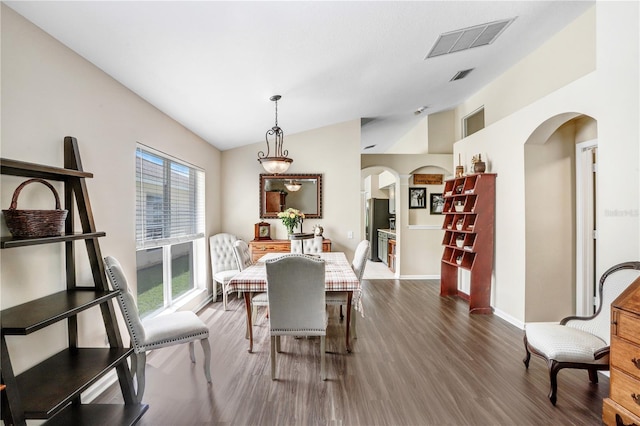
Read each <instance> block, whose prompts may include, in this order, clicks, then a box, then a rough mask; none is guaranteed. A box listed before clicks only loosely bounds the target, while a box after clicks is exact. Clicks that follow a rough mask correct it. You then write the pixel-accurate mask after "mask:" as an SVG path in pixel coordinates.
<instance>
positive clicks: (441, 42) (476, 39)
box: [425, 18, 516, 59]
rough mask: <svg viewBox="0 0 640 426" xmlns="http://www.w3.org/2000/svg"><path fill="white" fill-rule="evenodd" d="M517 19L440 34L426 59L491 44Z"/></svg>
mask: <svg viewBox="0 0 640 426" xmlns="http://www.w3.org/2000/svg"><path fill="white" fill-rule="evenodd" d="M515 19H516V18H512V19H505V20H503V21H495V22H489V23H488V24H482V25H476V26H473V27H469V28H463V29H461V30H456V31H451V32H448V33H444V34H440V37H438V40H437V41H436V44H434V45H433V47H432V48H431V51H430V52H429V54H428V55H427V57H426V58H425V59H428V58H433V57H435V56H440V55H446V54H447V53H454V52H459V51H461V50H466V49H471V48H472V47H479V46H486V45H487V44H491V43H493V42H494V41H495V39H496V38H498V36H499V35H500V34H501V33H502V31H504V30H505V28H507V27H508V26H509V24H511V23H512V22H513V21H514V20H515Z"/></svg>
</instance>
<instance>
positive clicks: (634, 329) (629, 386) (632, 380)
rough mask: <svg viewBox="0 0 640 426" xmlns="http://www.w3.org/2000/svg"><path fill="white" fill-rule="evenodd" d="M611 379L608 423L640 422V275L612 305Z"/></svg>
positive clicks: (606, 402)
mask: <svg viewBox="0 0 640 426" xmlns="http://www.w3.org/2000/svg"><path fill="white" fill-rule="evenodd" d="M609 364H610V366H611V368H610V371H611V378H610V381H609V383H610V387H609V398H605V400H604V403H603V407H602V420H603V422H604V423H605V424H606V425H609V426H612V425H618V426H621V425H625V426H629V425H640V278H638V279H637V280H635V281H634V282H633V284H631V285H630V286H629V287H628V288H627V289H626V290H625V291H623V292H622V294H621V295H620V296H618V298H617V299H616V300H614V301H613V303H612V304H611V351H610V352H609Z"/></svg>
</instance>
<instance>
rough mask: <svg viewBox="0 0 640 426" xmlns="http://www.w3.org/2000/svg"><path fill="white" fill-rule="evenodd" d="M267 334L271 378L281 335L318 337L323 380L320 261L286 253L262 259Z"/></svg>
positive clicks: (324, 319)
mask: <svg viewBox="0 0 640 426" xmlns="http://www.w3.org/2000/svg"><path fill="white" fill-rule="evenodd" d="M265 265H266V270H267V294H268V298H269V331H270V334H271V379H272V380H275V379H276V352H280V337H281V336H302V337H306V336H320V377H321V379H322V380H326V379H327V374H326V362H325V338H326V335H327V314H326V302H325V282H324V275H325V272H324V267H325V265H324V260H322V259H319V258H316V257H311V256H307V255H304V254H287V255H284V256H282V257H278V258H276V259H270V260H267V261H266V264H265Z"/></svg>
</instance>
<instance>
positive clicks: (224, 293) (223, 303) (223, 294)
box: [220, 282, 227, 311]
mask: <svg viewBox="0 0 640 426" xmlns="http://www.w3.org/2000/svg"><path fill="white" fill-rule="evenodd" d="M220 286H221V287H222V307H223V309H224V310H225V311H226V310H227V289H226V286H225V283H224V282H223V283H222V284H220Z"/></svg>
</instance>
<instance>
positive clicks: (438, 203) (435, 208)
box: [429, 192, 444, 214]
mask: <svg viewBox="0 0 640 426" xmlns="http://www.w3.org/2000/svg"><path fill="white" fill-rule="evenodd" d="M429 205H430V206H431V211H430V213H431V214H442V210H443V209H444V196H443V195H442V193H441V192H432V193H431V194H429Z"/></svg>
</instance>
